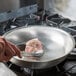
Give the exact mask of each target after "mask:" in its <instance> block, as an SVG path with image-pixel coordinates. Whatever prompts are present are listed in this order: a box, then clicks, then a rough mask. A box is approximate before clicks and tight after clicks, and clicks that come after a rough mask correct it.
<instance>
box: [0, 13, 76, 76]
mask: <svg viewBox="0 0 76 76" xmlns="http://www.w3.org/2000/svg"><path fill="white" fill-rule="evenodd" d="M46 18H47V19H48V20H46ZM75 24H76V22H73V21H71V20H69V19H66V18H63V17H62V16H60V15H58V14H55V15H52V16H50V17H49V18H48V16H47V15H45V16H44V17H41V16H40V15H31V16H24V17H20V18H15V19H12V20H9V21H7V22H5V23H1V24H0V25H4V27H3V26H0V29H1V30H0V34H1V35H2V34H4V33H5V32H7V31H9V30H12V29H15V28H18V27H22V26H26V27H27V26H34V25H43V26H44V25H47V26H50V27H57V28H60V29H63V30H65V31H67V32H68V33H70V34H71V35H72V36H73V37H74V38H75V39H76V29H75V28H76V26H75ZM67 25H68V26H67ZM71 26H73V27H74V28H73V27H71ZM75 41H76V40H75ZM7 66H8V67H9V68H10V69H11V70H12V71H14V72H15V73H16V74H17V75H18V76H76V51H75V50H74V52H72V53H71V54H69V55H68V57H67V59H66V60H65V61H64V62H62V63H60V64H59V65H57V66H55V67H52V68H48V69H45V70H31V69H28V68H22V67H20V66H17V65H15V64H12V63H11V62H7Z"/></svg>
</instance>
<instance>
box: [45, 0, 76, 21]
mask: <svg viewBox="0 0 76 76" xmlns="http://www.w3.org/2000/svg"><path fill="white" fill-rule="evenodd" d="M44 9H45V10H47V11H50V13H58V14H60V15H62V16H63V17H66V18H69V19H71V20H76V0H44Z"/></svg>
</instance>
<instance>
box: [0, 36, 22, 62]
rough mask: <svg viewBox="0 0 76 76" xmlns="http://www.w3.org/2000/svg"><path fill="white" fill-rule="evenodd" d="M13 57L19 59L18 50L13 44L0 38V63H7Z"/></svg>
mask: <svg viewBox="0 0 76 76" xmlns="http://www.w3.org/2000/svg"><path fill="white" fill-rule="evenodd" d="M13 56H18V57H20V58H21V55H20V49H19V48H17V47H16V46H15V45H14V44H13V43H11V42H9V41H7V40H5V39H4V38H3V37H2V36H0V61H1V62H4V61H5V62H7V61H9V60H10V59H11V58H12V57H13Z"/></svg>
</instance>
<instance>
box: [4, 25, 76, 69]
mask: <svg viewBox="0 0 76 76" xmlns="http://www.w3.org/2000/svg"><path fill="white" fill-rule="evenodd" d="M3 36H4V37H5V38H6V39H7V40H9V41H11V42H13V43H14V44H16V45H18V44H21V43H25V42H27V41H28V40H30V39H33V38H38V39H39V40H40V41H41V42H42V44H43V50H44V54H43V56H42V57H39V58H37V57H27V56H26V54H25V52H24V51H21V54H22V58H18V57H16V56H15V57H13V58H12V59H11V60H10V61H11V62H12V63H14V64H17V65H19V66H22V67H28V68H32V69H43V68H48V67H52V66H55V65H57V64H58V63H60V62H61V61H63V60H64V59H65V58H66V56H67V55H68V54H69V53H70V52H71V51H72V49H73V48H74V46H75V41H74V39H73V38H72V37H71V35H69V34H68V33H67V32H65V31H63V30H61V29H57V28H53V27H47V26H31V27H27V28H25V27H21V28H17V29H14V30H11V31H9V32H7V33H5V34H4V35H3Z"/></svg>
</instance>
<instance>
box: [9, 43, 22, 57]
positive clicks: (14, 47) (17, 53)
mask: <svg viewBox="0 0 76 76" xmlns="http://www.w3.org/2000/svg"><path fill="white" fill-rule="evenodd" d="M8 43H9V45H10V46H11V48H12V49H13V50H14V51H15V55H16V56H18V57H20V58H21V54H20V49H19V48H18V47H16V46H15V45H14V44H12V43H10V42H8Z"/></svg>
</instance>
